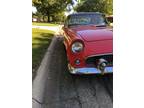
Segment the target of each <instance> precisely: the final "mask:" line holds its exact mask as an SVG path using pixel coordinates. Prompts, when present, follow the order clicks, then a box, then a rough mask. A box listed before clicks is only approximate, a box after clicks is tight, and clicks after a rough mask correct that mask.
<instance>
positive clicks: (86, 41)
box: [62, 12, 113, 74]
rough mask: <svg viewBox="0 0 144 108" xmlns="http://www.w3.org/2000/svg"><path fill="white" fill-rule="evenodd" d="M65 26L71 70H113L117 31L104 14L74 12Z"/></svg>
mask: <svg viewBox="0 0 144 108" xmlns="http://www.w3.org/2000/svg"><path fill="white" fill-rule="evenodd" d="M62 29H63V35H64V45H65V49H66V53H67V59H68V69H69V71H70V73H72V74H105V73H113V31H112V27H110V26H109V24H108V22H107V20H106V18H105V15H104V14H102V13H99V12H80V13H74V14H71V15H69V16H68V17H67V19H66V21H65V24H64V26H63V28H62Z"/></svg>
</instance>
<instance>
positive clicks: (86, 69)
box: [68, 65, 113, 74]
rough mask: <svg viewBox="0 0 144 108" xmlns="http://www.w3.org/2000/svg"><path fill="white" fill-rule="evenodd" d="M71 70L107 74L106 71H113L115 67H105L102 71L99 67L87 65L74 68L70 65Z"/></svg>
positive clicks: (79, 72) (71, 71) (78, 72)
mask: <svg viewBox="0 0 144 108" xmlns="http://www.w3.org/2000/svg"><path fill="white" fill-rule="evenodd" d="M68 68H69V71H70V73H71V74H105V73H113V67H112V66H111V67H105V69H104V71H101V70H100V69H98V68H94V67H90V68H89V67H85V68H74V67H72V66H70V65H68Z"/></svg>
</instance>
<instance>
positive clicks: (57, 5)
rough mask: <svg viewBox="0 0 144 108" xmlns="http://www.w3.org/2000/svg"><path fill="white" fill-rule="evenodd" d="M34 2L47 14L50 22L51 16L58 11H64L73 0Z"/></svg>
mask: <svg viewBox="0 0 144 108" xmlns="http://www.w3.org/2000/svg"><path fill="white" fill-rule="evenodd" d="M32 2H33V5H34V6H35V7H36V8H37V11H38V12H40V13H42V14H43V15H44V16H47V17H48V22H50V18H54V16H56V15H57V14H58V13H63V11H64V10H65V9H66V7H67V5H68V4H70V3H72V0H33V1H32Z"/></svg>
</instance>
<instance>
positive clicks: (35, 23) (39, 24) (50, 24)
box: [32, 22, 58, 26]
mask: <svg viewBox="0 0 144 108" xmlns="http://www.w3.org/2000/svg"><path fill="white" fill-rule="evenodd" d="M32 25H36V26H58V24H52V23H37V22H33V23H32Z"/></svg>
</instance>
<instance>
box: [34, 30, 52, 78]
mask: <svg viewBox="0 0 144 108" xmlns="http://www.w3.org/2000/svg"><path fill="white" fill-rule="evenodd" d="M53 35H54V34H53V33H41V34H40V36H39V37H33V43H32V72H33V73H32V79H34V77H35V76H36V71H37V69H38V67H39V65H40V63H41V61H42V59H43V57H44V54H45V52H46V50H47V48H48V46H49V45H50V43H51V40H52V38H53Z"/></svg>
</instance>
